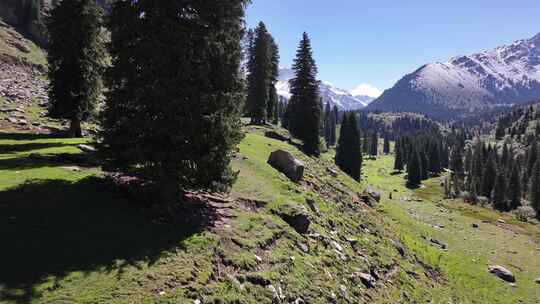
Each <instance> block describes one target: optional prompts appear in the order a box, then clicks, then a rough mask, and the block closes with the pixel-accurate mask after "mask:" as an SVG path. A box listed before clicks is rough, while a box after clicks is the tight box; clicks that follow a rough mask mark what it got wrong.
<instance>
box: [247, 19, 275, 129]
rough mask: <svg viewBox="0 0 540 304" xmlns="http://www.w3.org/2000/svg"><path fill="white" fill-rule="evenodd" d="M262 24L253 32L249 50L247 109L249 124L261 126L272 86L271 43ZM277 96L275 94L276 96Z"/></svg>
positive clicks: (264, 119)
mask: <svg viewBox="0 0 540 304" xmlns="http://www.w3.org/2000/svg"><path fill="white" fill-rule="evenodd" d="M270 39H271V38H270V34H269V33H268V31H267V29H266V26H265V25H264V23H262V22H260V23H259V25H258V26H257V28H256V29H255V31H254V38H253V46H252V48H251V52H252V54H251V55H250V62H249V64H248V68H249V75H248V94H247V109H248V111H249V116H250V117H251V123H253V124H263V123H265V122H266V118H267V111H268V108H269V99H270V96H269V95H270V94H271V93H273V91H272V90H270V86H271V84H272V79H271V77H272V68H273V66H272V54H271V47H270V44H271V41H270ZM275 96H277V93H276V95H275ZM272 98H273V97H272Z"/></svg>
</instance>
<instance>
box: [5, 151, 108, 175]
mask: <svg viewBox="0 0 540 304" xmlns="http://www.w3.org/2000/svg"><path fill="white" fill-rule="evenodd" d="M70 165H77V166H79V167H86V168H92V167H96V166H98V165H99V164H98V163H97V161H96V160H92V159H89V158H88V157H85V156H84V155H82V154H69V153H64V154H47V155H39V156H36V157H34V156H25V157H14V158H4V159H0V170H11V171H13V170H29V169H36V168H46V167H60V166H70Z"/></svg>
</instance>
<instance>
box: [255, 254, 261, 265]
mask: <svg viewBox="0 0 540 304" xmlns="http://www.w3.org/2000/svg"><path fill="white" fill-rule="evenodd" d="M255 260H257V262H259V263H261V262H262V258H261V257H260V256H258V255H255Z"/></svg>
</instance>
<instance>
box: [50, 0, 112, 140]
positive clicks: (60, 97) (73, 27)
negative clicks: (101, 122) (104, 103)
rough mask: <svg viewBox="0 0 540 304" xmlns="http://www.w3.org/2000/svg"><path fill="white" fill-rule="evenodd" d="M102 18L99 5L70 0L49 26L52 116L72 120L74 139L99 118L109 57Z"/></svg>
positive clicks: (54, 13) (89, 0)
mask: <svg viewBox="0 0 540 304" xmlns="http://www.w3.org/2000/svg"><path fill="white" fill-rule="evenodd" d="M101 18H102V11H101V8H100V7H98V6H97V5H96V3H95V1H92V0H66V1H62V2H61V3H60V5H58V6H57V7H55V8H54V9H53V10H52V12H51V16H50V18H49V20H48V22H47V27H48V32H49V48H48V53H47V55H48V62H49V79H50V81H51V83H50V88H49V101H50V103H49V115H50V116H51V117H53V118H60V119H69V120H70V121H71V125H70V135H71V136H72V137H82V135H83V134H82V128H81V122H83V121H86V120H88V119H89V118H90V117H91V116H92V115H93V114H95V110H96V106H97V102H98V99H99V97H100V96H101V93H102V92H101V90H102V79H101V77H102V73H103V71H104V67H105V56H106V54H105V44H104V41H103V38H102V34H101V25H102V24H101Z"/></svg>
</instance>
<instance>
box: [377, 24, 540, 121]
mask: <svg viewBox="0 0 540 304" xmlns="http://www.w3.org/2000/svg"><path fill="white" fill-rule="evenodd" d="M538 98H540V34H538V35H536V36H534V37H533V38H531V39H525V40H519V41H516V42H514V43H513V44H511V45H507V46H501V47H498V48H496V49H494V50H490V51H485V52H482V53H477V54H473V55H469V56H459V57H455V58H452V59H450V61H448V62H445V63H439V62H437V63H432V64H427V65H424V66H422V67H420V68H419V69H418V70H416V71H415V72H413V73H411V74H409V75H406V76H405V77H403V78H402V79H401V80H399V81H398V82H397V83H396V85H395V86H394V87H393V88H391V89H389V90H386V91H385V92H384V93H383V95H382V96H381V97H379V98H378V99H376V100H375V101H373V102H372V103H371V104H370V105H369V106H368V107H367V109H368V110H383V111H413V112H421V113H426V114H429V115H431V116H434V117H440V118H444V117H448V116H455V115H458V114H464V113H467V112H473V111H476V110H479V109H485V108H491V107H495V106H505V105H512V104H517V103H522V102H526V101H530V100H532V99H538Z"/></svg>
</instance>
